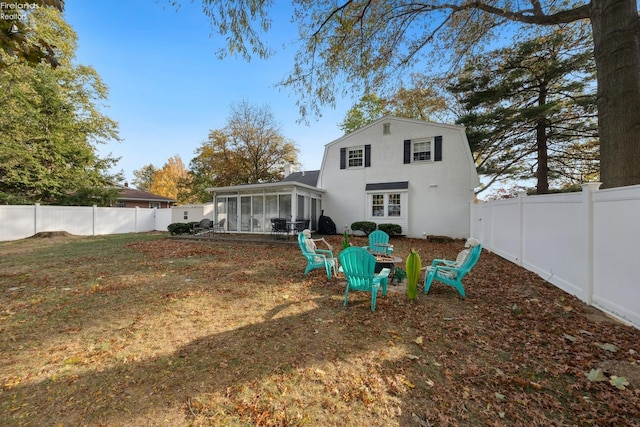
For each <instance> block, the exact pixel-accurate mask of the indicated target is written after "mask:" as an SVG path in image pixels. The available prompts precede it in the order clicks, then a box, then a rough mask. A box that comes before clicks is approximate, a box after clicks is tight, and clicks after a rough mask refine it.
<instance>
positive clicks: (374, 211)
mask: <svg viewBox="0 0 640 427" xmlns="http://www.w3.org/2000/svg"><path fill="white" fill-rule="evenodd" d="M401 200H402V199H401V194H400V193H386V194H385V193H381V194H372V195H371V216H373V217H400V216H401V215H402V205H401Z"/></svg>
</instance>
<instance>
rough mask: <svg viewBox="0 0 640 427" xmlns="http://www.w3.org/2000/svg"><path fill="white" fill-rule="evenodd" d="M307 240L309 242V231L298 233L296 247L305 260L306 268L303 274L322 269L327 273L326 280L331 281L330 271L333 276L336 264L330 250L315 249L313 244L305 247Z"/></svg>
mask: <svg viewBox="0 0 640 427" xmlns="http://www.w3.org/2000/svg"><path fill="white" fill-rule="evenodd" d="M307 239H310V240H311V232H309V230H303V232H302V233H298V245H299V246H300V250H301V251H302V255H303V256H304V257H305V258H306V259H307V267H306V268H305V269H304V274H308V273H309V272H310V271H312V270H315V269H317V268H324V269H325V271H326V272H327V279H331V270H333V272H334V274H335V273H336V264H337V260H336V258H335V257H334V256H333V252H332V251H331V250H330V249H318V248H316V247H315V243H313V244H309V245H307ZM312 242H313V240H312Z"/></svg>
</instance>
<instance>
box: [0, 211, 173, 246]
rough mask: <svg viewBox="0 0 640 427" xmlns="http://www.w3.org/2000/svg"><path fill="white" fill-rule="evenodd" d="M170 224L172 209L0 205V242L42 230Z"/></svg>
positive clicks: (108, 230)
mask: <svg viewBox="0 0 640 427" xmlns="http://www.w3.org/2000/svg"><path fill="white" fill-rule="evenodd" d="M170 223H171V209H145V208H98V207H95V206H93V207H92V206H48V205H47V206H41V205H39V204H36V205H33V206H32V205H25V206H5V205H0V242H1V241H8V240H18V239H24V238H26V237H30V236H33V235H34V234H36V233H38V232H41V231H66V232H68V233H71V234H75V235H78V236H92V235H100V234H116V233H136V232H145V231H153V230H158V231H167V226H168V225H169V224H170Z"/></svg>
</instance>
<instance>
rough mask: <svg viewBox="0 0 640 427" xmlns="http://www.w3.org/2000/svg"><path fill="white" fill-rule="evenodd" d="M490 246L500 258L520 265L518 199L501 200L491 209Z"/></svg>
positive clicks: (519, 213)
mask: <svg viewBox="0 0 640 427" xmlns="http://www.w3.org/2000/svg"><path fill="white" fill-rule="evenodd" d="M489 222H490V223H491V235H490V237H489V238H490V240H491V245H492V247H493V251H494V252H495V253H497V254H498V255H500V256H501V257H503V258H505V259H508V260H509V261H511V262H515V263H516V264H518V265H521V263H522V258H521V257H522V255H521V246H522V235H521V234H522V214H521V202H520V200H519V199H511V200H502V201H500V203H495V204H493V206H492V209H491V217H490V218H489Z"/></svg>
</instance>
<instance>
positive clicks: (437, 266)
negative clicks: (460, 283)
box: [434, 265, 462, 271]
mask: <svg viewBox="0 0 640 427" xmlns="http://www.w3.org/2000/svg"><path fill="white" fill-rule="evenodd" d="M434 269H435V270H436V271H438V270H444V271H462V268H460V267H452V266H449V265H436V266H435V267H434Z"/></svg>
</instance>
